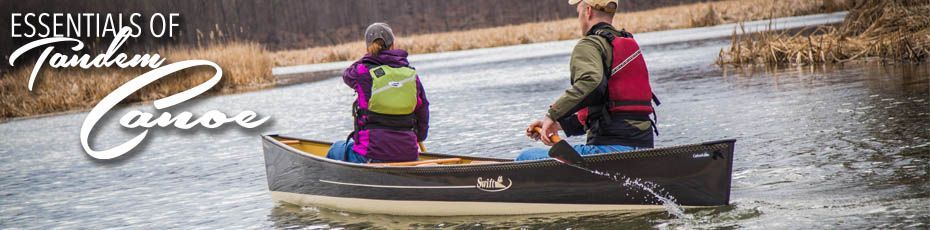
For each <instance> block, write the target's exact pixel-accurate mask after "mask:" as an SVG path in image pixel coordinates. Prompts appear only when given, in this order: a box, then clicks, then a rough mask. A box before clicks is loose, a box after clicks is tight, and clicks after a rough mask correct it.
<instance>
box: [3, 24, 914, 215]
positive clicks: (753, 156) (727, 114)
mask: <svg viewBox="0 0 930 230" xmlns="http://www.w3.org/2000/svg"><path fill="white" fill-rule="evenodd" d="M725 46H727V41H726V40H707V41H699V42H688V43H676V44H671V45H661V46H648V47H645V48H644V49H645V50H644V54H645V55H646V60H647V62H648V63H649V67H650V72H651V73H652V75H653V84H654V87H655V89H656V93H657V94H658V95H659V97H661V99H662V101H663V105H662V106H660V107H659V108H658V115H659V128H660V129H661V131H662V135H661V136H659V137H658V138H657V143H656V144H657V145H658V146H671V145H679V144H687V143H695V142H701V141H709V140H715V139H723V138H737V139H739V141H738V142H737V145H736V146H737V147H736V155H735V158H734V168H733V173H734V174H733V188H732V205H730V206H726V207H718V208H704V209H687V210H685V214H687V215H689V216H691V217H692V218H685V219H679V218H675V217H674V216H669V215H668V214H667V213H665V212H661V211H660V212H646V213H627V212H605V213H586V214H551V215H533V216H515V217H514V216H501V217H448V218H436V217H397V216H385V215H364V214H354V213H345V212H339V211H332V210H318V209H314V208H301V207H294V206H290V205H279V204H275V203H273V202H272V201H271V199H270V196H269V193H268V190H267V184H266V181H265V172H264V161H263V159H262V154H261V147H260V141H259V138H258V135H259V134H260V133H267V132H274V133H283V134H289V135H296V136H304V137H308V138H314V139H323V140H338V139H341V138H344V137H345V135H346V134H347V133H348V132H349V131H350V129H351V123H350V118H349V116H350V110H349V105H350V104H351V100H352V97H353V95H352V92H351V90H350V89H349V88H347V87H344V86H343V85H342V83H341V80H339V79H331V80H326V81H322V82H318V83H313V84H301V85H294V86H288V87H280V88H274V89H269V90H263V91H256V92H249V93H242V94H234V95H224V96H218V97H210V98H203V99H199V100H197V101H194V102H192V103H190V104H188V105H187V108H188V109H190V110H193V111H194V112H204V111H207V110H210V109H220V110H221V111H224V112H226V113H228V114H234V113H236V112H238V111H241V110H246V109H248V110H255V111H257V112H259V113H260V114H264V115H271V116H273V118H272V121H270V122H269V123H266V124H265V125H264V126H262V127H261V128H258V129H256V130H249V131H244V130H240V129H236V128H226V129H218V130H206V129H199V130H188V131H178V130H171V129H155V130H152V131H150V133H149V138H148V139H147V140H146V144H145V145H144V146H141V149H140V151H135V153H131V154H130V155H128V156H126V157H125V158H123V159H121V160H120V161H117V162H109V163H104V162H96V161H92V160H90V159H89V158H88V157H85V156H84V154H83V150H82V149H81V146H80V142H79V139H78V132H79V129H80V124H81V122H82V121H83V119H84V116H85V115H86V113H74V114H65V115H59V116H51V117H42V118H35V119H25V120H16V121H11V122H7V123H3V124H0V173H2V177H0V188H2V189H0V228H18V227H25V228H51V227H62V228H183V229H215V228H231V229H251V228H311V229H312V228H330V227H346V228H359V227H385V228H452V229H473V228H519V227H526V228H542V227H547V228H554V229H564V228H575V229H578V228H585V229H600V228H617V227H618V226H622V227H630V228H672V229H674V228H776V229H777V228H789V229H798V228H863V227H876V228H904V227H910V228H928V227H930V208H928V207H930V166H928V165H930V163H928V162H930V144H928V143H930V83H928V82H930V65H911V64H893V65H880V64H859V63H856V64H846V65H844V66H815V67H783V68H777V69H756V70H753V71H749V70H746V69H743V70H733V69H729V70H722V69H720V68H718V67H716V66H714V65H712V62H713V60H714V57H716V55H717V52H718V51H719V49H720V48H721V47H725ZM506 55H519V52H515V53H512V54H506ZM448 62H454V60H448ZM414 64H416V63H414ZM567 65H568V57H567V56H564V55H555V56H547V57H542V58H533V59H522V60H509V61H501V62H495V63H490V64H474V65H468V66H454V65H447V66H446V67H443V68H434V69H429V68H421V69H420V71H421V72H422V76H423V82H424V85H425V87H426V88H427V90H428V97H429V98H430V100H431V101H432V103H433V105H432V124H433V125H432V127H431V131H430V134H429V135H430V137H429V140H428V141H427V142H426V145H427V147H428V148H429V149H430V150H432V151H437V152H446V153H453V154H465V155H469V154H473V155H482V156H499V157H514V156H516V154H517V151H518V150H519V149H521V148H524V147H530V146H539V144H537V143H532V142H530V141H529V140H528V139H527V138H526V137H524V136H523V131H522V130H523V128H525V126H526V125H527V124H528V123H529V122H530V121H531V119H533V118H539V117H541V116H542V115H543V113H544V112H545V109H546V105H548V103H550V102H551V101H552V100H553V99H554V98H555V97H556V96H557V95H558V94H559V92H560V91H561V90H563V89H564V88H565V87H566V85H567V76H568V73H567ZM130 108H142V109H145V110H149V111H151V105H132V106H130ZM125 112H126V110H117V111H113V112H112V114H116V115H121V114H123V113H125ZM117 120H118V117H115V118H110V119H109V120H105V121H103V123H102V124H103V125H102V126H103V127H102V129H101V130H100V131H99V133H98V134H99V135H98V136H97V137H96V138H95V139H94V140H93V143H94V145H95V146H98V148H102V147H111V146H114V145H116V144H119V143H122V142H123V141H125V140H128V139H129V138H130V137H131V136H133V135H135V134H136V133H138V132H141V130H121V129H119V128H118V127H117V124H116V121H117ZM567 140H568V141H569V142H570V143H579V142H581V139H579V138H569V139H567Z"/></svg>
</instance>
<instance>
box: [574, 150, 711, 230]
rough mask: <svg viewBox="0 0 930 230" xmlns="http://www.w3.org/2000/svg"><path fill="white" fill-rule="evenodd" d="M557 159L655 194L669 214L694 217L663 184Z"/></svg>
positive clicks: (683, 217)
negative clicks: (663, 187) (666, 190)
mask: <svg viewBox="0 0 930 230" xmlns="http://www.w3.org/2000/svg"><path fill="white" fill-rule="evenodd" d="M556 160H557V161H560V162H562V163H565V164H566V165H570V166H572V167H575V168H578V169H581V170H584V171H588V172H590V173H592V174H594V175H599V176H604V177H607V178H610V179H611V180H613V181H616V182H620V183H622V185H623V186H624V187H636V188H639V189H641V190H643V191H646V192H648V193H649V194H652V196H654V197H655V198H656V199H657V200H658V201H659V202H660V203H662V207H663V208H665V211H666V212H668V214H669V215H671V216H674V217H675V218H678V219H691V218H692V217H693V216H692V215H689V214H686V213H685V210H684V209H683V208H681V205H678V202H677V200H676V199H675V197H674V196H672V195H669V194H668V193H666V192H665V191H664V189H662V188H661V186H659V185H657V184H655V183H652V182H651V181H646V180H642V179H639V178H631V177H628V176H626V175H623V174H620V173H609V172H602V171H598V170H593V169H588V168H585V167H581V166H578V165H574V164H569V163H567V162H564V161H562V160H559V159H556ZM657 190H658V191H657ZM663 194H664V195H663Z"/></svg>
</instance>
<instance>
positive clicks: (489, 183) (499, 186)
mask: <svg viewBox="0 0 930 230" xmlns="http://www.w3.org/2000/svg"><path fill="white" fill-rule="evenodd" d="M505 179H506V181H504V180H505ZM505 182H506V183H505ZM511 185H513V181H511V180H510V178H504V177H503V176H497V179H496V180H495V179H494V178H487V179H484V178H482V177H478V184H477V185H475V187H477V188H478V189H481V191H485V192H500V191H504V190H507V189H508V188H510V186H511Z"/></svg>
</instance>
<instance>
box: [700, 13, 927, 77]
mask: <svg viewBox="0 0 930 230" xmlns="http://www.w3.org/2000/svg"><path fill="white" fill-rule="evenodd" d="M928 56H930V1H926V0H871V1H857V2H856V3H855V5H854V6H853V9H851V10H850V13H849V14H848V15H847V16H846V18H845V19H844V21H843V23H842V24H841V25H840V26H838V27H820V28H817V29H816V30H815V31H812V32H811V31H801V32H796V33H793V34H787V33H785V32H765V33H758V34H746V33H745V31H743V33H737V32H735V31H734V34H733V37H732V44H731V47H730V48H729V49H727V50H721V51H720V55H719V57H718V59H717V63H718V64H720V65H736V66H738V65H744V64H812V63H843V62H848V61H853V60H869V59H880V60H882V61H895V60H896V61H925V60H927V57H928Z"/></svg>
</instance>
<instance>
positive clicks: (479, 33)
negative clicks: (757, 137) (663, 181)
mask: <svg viewBox="0 0 930 230" xmlns="http://www.w3.org/2000/svg"><path fill="white" fill-rule="evenodd" d="M837 2H841V3H837ZM842 2H845V1H843V0H778V1H772V0H731V1H715V2H707V3H694V4H685V5H679V6H671V7H663V8H657V9H653V10H647V11H639V12H632V13H619V14H617V16H616V17H615V18H614V23H613V24H614V25H616V26H617V27H619V28H625V29H627V30H628V31H630V32H633V33H639V32H648V31H659V30H668V29H680V28H690V27H701V26H711V25H717V24H721V23H732V22H737V21H743V20H759V19H765V18H775V17H787V16H796V15H805V14H812V13H821V12H827V11H836V10H844V9H845V7H844V4H842ZM565 7H570V6H567V5H566V6H565ZM578 24H579V23H578V20H577V19H564V20H556V21H548V22H537V23H526V24H520V25H509V26H501V27H494V28H485V29H474V30H467V31H454V32H444V33H434V34H425V35H410V36H399V37H398V38H397V39H396V40H397V48H401V49H406V50H407V51H408V52H410V53H432V52H443V51H455V50H466V49H476V48H487V47H497V46H507V45H517V44H526V43H534V42H546V41H558V40H568V39H574V38H578V37H579V36H580V34H581V31H580V29H579V26H578ZM359 35H361V31H359ZM364 50H365V49H364V43H363V42H361V41H358V42H351V43H345V44H339V45H334V46H323V47H311V48H307V49H297V50H283V51H277V52H273V53H272V57H273V59H274V65H275V66H289V65H299V64H314V63H326V62H334V61H347V60H352V59H355V58H358V57H359V56H361V54H362V52H364Z"/></svg>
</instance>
